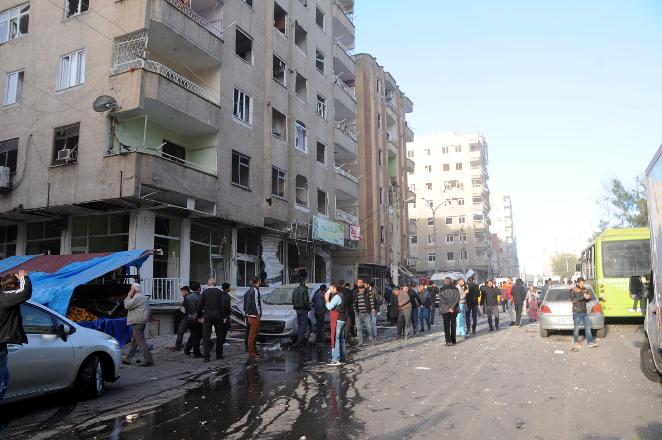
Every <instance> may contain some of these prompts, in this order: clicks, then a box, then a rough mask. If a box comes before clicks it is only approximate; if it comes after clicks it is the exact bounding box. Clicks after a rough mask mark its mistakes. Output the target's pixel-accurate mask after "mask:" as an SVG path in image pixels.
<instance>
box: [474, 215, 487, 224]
mask: <svg viewBox="0 0 662 440" xmlns="http://www.w3.org/2000/svg"><path fill="white" fill-rule="evenodd" d="M484 219H485V216H484V215H483V214H474V221H475V222H478V223H479V222H482V221H483V220H484Z"/></svg>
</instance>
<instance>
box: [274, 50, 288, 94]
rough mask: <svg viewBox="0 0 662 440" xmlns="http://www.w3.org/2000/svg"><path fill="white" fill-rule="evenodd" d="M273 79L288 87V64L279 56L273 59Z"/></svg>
mask: <svg viewBox="0 0 662 440" xmlns="http://www.w3.org/2000/svg"><path fill="white" fill-rule="evenodd" d="M272 76H273V78H274V79H275V80H276V81H278V82H279V83H281V84H282V85H284V86H285V87H287V64H285V61H283V60H282V59H281V58H280V57H279V56H278V55H276V54H274V58H273V74H272Z"/></svg>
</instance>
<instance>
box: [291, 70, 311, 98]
mask: <svg viewBox="0 0 662 440" xmlns="http://www.w3.org/2000/svg"><path fill="white" fill-rule="evenodd" d="M294 91H295V93H296V94H297V96H298V97H299V98H301V99H302V100H304V101H308V80H307V79H306V78H305V77H304V76H303V75H301V74H300V73H299V72H297V76H296V81H295V84H294Z"/></svg>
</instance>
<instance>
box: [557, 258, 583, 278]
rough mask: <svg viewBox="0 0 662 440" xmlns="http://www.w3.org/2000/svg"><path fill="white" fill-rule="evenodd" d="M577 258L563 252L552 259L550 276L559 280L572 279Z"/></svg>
mask: <svg viewBox="0 0 662 440" xmlns="http://www.w3.org/2000/svg"><path fill="white" fill-rule="evenodd" d="M578 262H579V258H578V257H577V255H575V254H571V253H570V252H563V253H561V254H556V255H554V257H552V274H553V275H558V276H560V277H561V278H572V275H573V274H574V273H575V266H576V265H577V263H578Z"/></svg>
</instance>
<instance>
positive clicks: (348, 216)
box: [336, 208, 359, 225]
mask: <svg viewBox="0 0 662 440" xmlns="http://www.w3.org/2000/svg"><path fill="white" fill-rule="evenodd" d="M336 220H340V221H341V222H345V223H347V224H350V225H358V224H359V215H358V208H343V209H340V208H337V209H336Z"/></svg>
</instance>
